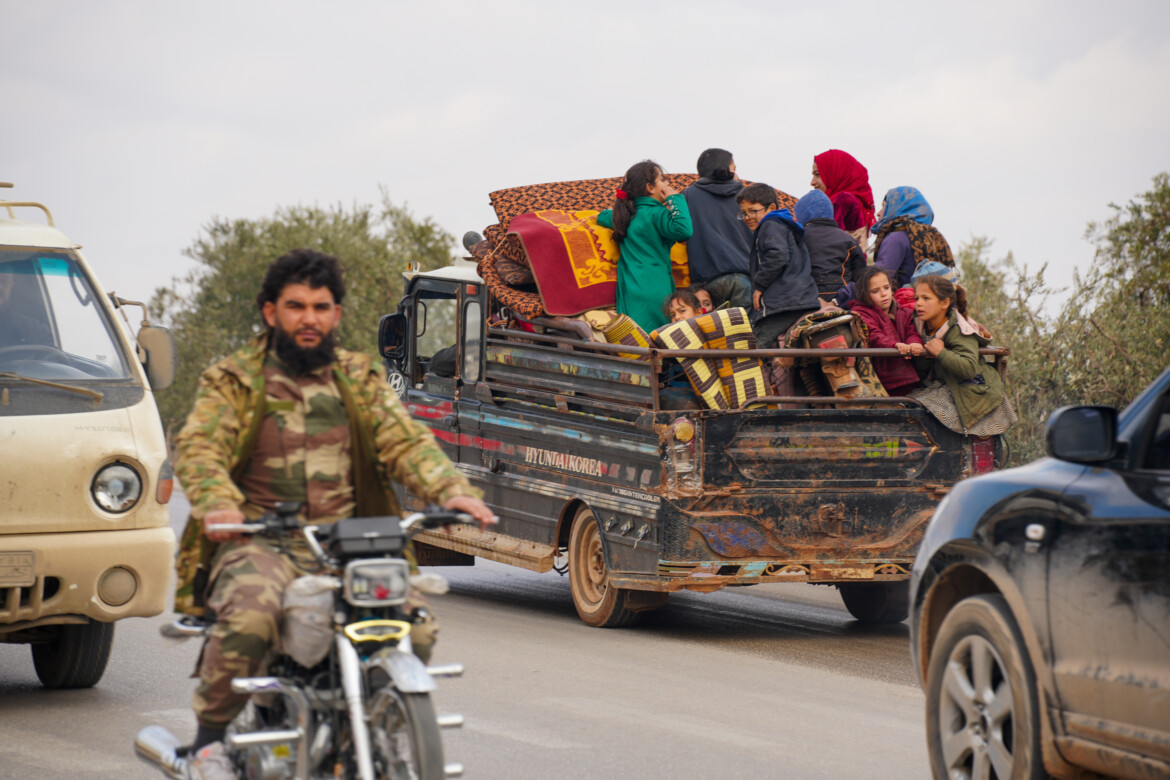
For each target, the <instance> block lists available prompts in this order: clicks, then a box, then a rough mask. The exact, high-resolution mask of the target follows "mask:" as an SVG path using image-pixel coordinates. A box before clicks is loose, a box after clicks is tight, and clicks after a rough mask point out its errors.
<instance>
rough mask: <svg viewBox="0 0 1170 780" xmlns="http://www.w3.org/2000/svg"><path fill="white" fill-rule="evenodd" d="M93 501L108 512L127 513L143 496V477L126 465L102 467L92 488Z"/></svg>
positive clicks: (94, 479) (117, 464) (118, 464)
mask: <svg viewBox="0 0 1170 780" xmlns="http://www.w3.org/2000/svg"><path fill="white" fill-rule="evenodd" d="M90 491H91V492H92V493H93V500H94V501H96V502H97V504H98V506H100V507H101V508H102V509H104V510H106V511H107V512H125V511H126V510H127V509H130V508H131V507H132V506H134V505H135V504H137V503H138V497H139V496H141V495H142V477H140V476H138V472H137V471H135V470H134V469H133V467H131V466H128V465H127V464H125V463H110V464H109V465H107V466H104V467H102V468H101V469H100V470H99V471H98V473H97V476H95V477H94V478H93V484H92V485H91V486H90Z"/></svg>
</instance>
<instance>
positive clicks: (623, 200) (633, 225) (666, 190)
mask: <svg viewBox="0 0 1170 780" xmlns="http://www.w3.org/2000/svg"><path fill="white" fill-rule="evenodd" d="M597 224H599V225H601V226H602V227H605V228H610V229H612V230H613V237H614V240H615V241H617V244H618V248H619V249H620V251H621V256H620V257H619V258H618V264H617V270H618V283H617V310H618V312H619V313H620V314H627V315H629V316H630V318H631V319H633V320H634V322H636V323H638V325H639V326H640V327H641V328H642V330H644V331H646V332H647V333H649V332H650V331H652V330H656V329H658V328H660V327H662V326H663V325H666V324H667V322H668V320H667V318H666V317H665V315H664V314H663V313H662V301H663V300H664V299H665V298H666V296H668V295H670V294H671V293H673V292H674V278H673V277H672V276H671V273H670V248H671V247H672V246H674V245H675V243H677V242H679V241H686V240H687V239H688V238H690V237H691V214H690V211H688V210H687V202H686V200H685V199H683V196H682V195H680V194H679V193H678V192H676V191H675V189H674V188H673V187H671V186H670V185H669V184H668V183H667V182H666V179H665V178H664V177H663V175H662V168H661V167H659V166H658V165H657V164H656V163H654V162H651V161H650V160H643V161H642V162H640V163H636V164H635V165H634V166H632V167H631V168H630V169H629V170H628V171H626V176H625V179H624V180H623V181H622V184H621V186H620V187H619V188H618V189H617V192H616V193H614V201H613V208H612V209H606V210H605V211H603V212H601V213H600V214H598V215H597Z"/></svg>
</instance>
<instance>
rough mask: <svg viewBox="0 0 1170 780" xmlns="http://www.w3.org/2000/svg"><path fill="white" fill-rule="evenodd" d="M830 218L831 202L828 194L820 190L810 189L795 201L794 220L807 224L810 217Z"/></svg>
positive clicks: (831, 215)
mask: <svg viewBox="0 0 1170 780" xmlns="http://www.w3.org/2000/svg"><path fill="white" fill-rule="evenodd" d="M818 218H824V219H832V218H833V202H832V201H830V200H829V196H828V195H826V194H825V193H823V192H821V191H820V190H811V191H809V193H808V194H807V195H805V196H804V197H803V198H801V199H800V200H798V201H796V221H797V222H799V223H800V224H802V225H804V224H807V223H808V221H809V220H810V219H818Z"/></svg>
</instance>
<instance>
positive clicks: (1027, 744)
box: [926, 594, 1046, 780]
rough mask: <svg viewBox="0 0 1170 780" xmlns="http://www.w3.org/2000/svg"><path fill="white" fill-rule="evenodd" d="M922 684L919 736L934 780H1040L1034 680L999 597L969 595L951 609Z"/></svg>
mask: <svg viewBox="0 0 1170 780" xmlns="http://www.w3.org/2000/svg"><path fill="white" fill-rule="evenodd" d="M926 681H927V685H926V738H927V743H928V746H929V749H930V765H931V769H932V770H933V773H934V776H935V777H947V778H953V780H960V779H965V778H979V779H980V780H983V779H984V778H996V779H997V780H1008V779H1009V778H1013V780H1014V779H1018V778H1027V779H1035V780H1039V778H1043V777H1046V774H1045V772H1044V767H1043V766H1042V760H1041V757H1040V727H1039V720H1038V708H1037V704H1036V675H1035V673H1034V672H1033V671H1032V663H1031V660H1030V659H1029V657H1028V654H1027V650H1026V649H1025V647H1024V642H1023V639H1022V638H1021V636H1020V630H1019V628H1018V627H1017V626H1016V623H1015V621H1014V620H1013V619H1012V616H1011V612H1010V611H1009V610H1008V606H1007V602H1006V601H1004V599H1003V597H1002V596H999V595H997V594H996V595H992V594H981V595H979V596H972V597H971V598H968V599H965V600H964V601H961V602H959V604H958V605H957V606H955V608H954V609H952V610H951V611H950V613H949V614H948V615H947V617H946V619H945V620H944V621H943V623H942V626H941V627H940V628H939V632H938V636H937V637H936V639H935V642H934V649H933V650H932V651H931V654H930V665H929V667H928V670H927V675H926Z"/></svg>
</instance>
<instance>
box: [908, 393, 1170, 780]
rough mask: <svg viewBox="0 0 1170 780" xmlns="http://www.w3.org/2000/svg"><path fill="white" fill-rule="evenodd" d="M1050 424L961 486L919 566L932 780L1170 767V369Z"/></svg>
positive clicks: (915, 614)
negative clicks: (1004, 466)
mask: <svg viewBox="0 0 1170 780" xmlns="http://www.w3.org/2000/svg"><path fill="white" fill-rule="evenodd" d="M1047 435H1048V452H1049V455H1050V457H1047V458H1043V459H1041V460H1038V461H1035V462H1033V463H1031V464H1028V465H1026V466H1021V467H1019V468H1014V469H1009V470H1006V471H1001V472H997V473H995V474H991V475H987V476H983V477H980V478H977V479H972V480H968V481H966V482H963V483H961V484H960V485H957V486H956V488H955V490H954V491H953V492H952V493H951V494H950V495H949V496H948V497H947V498H946V499H945V501H944V502H943V504H942V505H940V506H939V508H938V511H937V512H936V514H935V516H934V518H933V520H932V521H931V523H930V526H929V530H928V531H927V533H926V537H925V539H924V541H923V543H922V549H921V551H920V553H919V558H918V561H917V563H916V564H915V566H914V570H913V579H912V583H911V596H912V609H911V621H910V625H911V649H912V652H913V654H914V657H915V661H916V667H917V669H918V671H919V674H920V676H921V679H922V681H923V684H924V687H925V688H926V693H927V734H928V738H929V747H930V750H931V760H932V764H933V766H934V769H935V774H936V776H942V775H947V776H956V777H957V776H973V777H985V776H988V775H987V774H985V773H981V770H980V767H982V768H983V770H984V771H985V770H986V769H987V768H988V767H990V768H993V769H994V770H995V776H999V777H1007V776H1009V775H1010V776H1011V777H1043V776H1046V775H1045V774H1044V773H1045V772H1047V773H1049V774H1052V775H1055V776H1057V777H1080V776H1082V773H1083V771H1084V770H1086V769H1087V770H1092V771H1094V772H1100V773H1102V774H1105V775H1106V776H1109V777H1126V778H1155V777H1162V778H1164V777H1170V370H1168V371H1167V372H1165V373H1163V374H1162V376H1161V377H1160V378H1159V379H1158V380H1156V381H1155V382H1154V383H1153V384H1152V385H1151V386H1150V387H1149V388H1147V389H1146V390H1145V391H1144V392H1143V393H1142V394H1141V395H1140V396H1139V397H1138V398H1137V399H1136V400H1135V401H1134V402H1133V403H1132V404H1130V406H1128V407H1127V408H1126V409H1125V410H1124V411H1123V412H1122V413H1121V415H1120V417H1119V416H1118V415H1117V413H1116V411H1115V410H1113V409H1112V408H1108V407H1068V408H1064V409H1060V410H1057V411H1056V412H1054V413H1053V415H1052V416H1051V417H1050V418H1049V423H1048V434H1047ZM1013 771H1014V772H1015V773H1012V772H1013Z"/></svg>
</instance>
